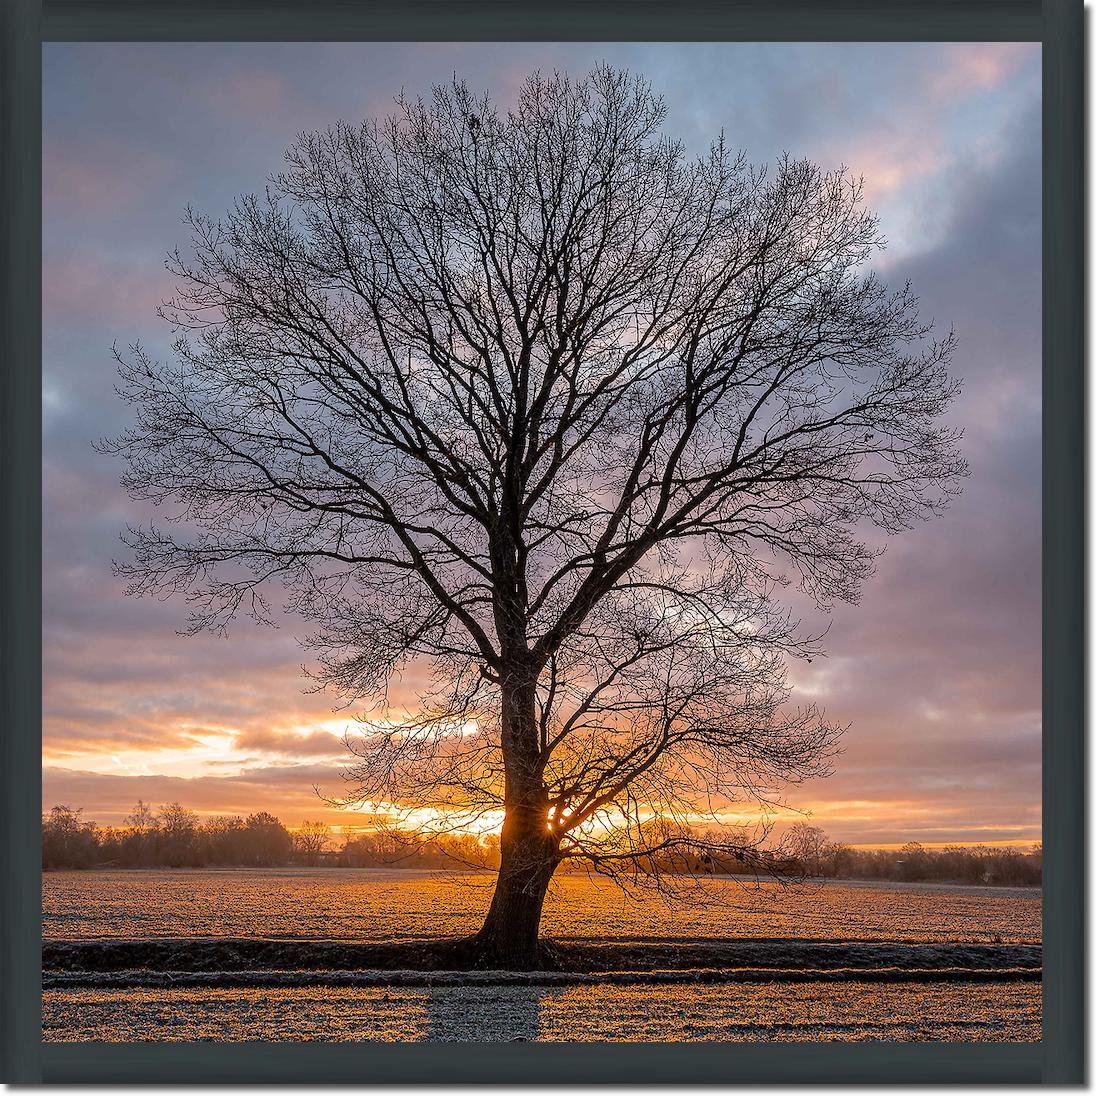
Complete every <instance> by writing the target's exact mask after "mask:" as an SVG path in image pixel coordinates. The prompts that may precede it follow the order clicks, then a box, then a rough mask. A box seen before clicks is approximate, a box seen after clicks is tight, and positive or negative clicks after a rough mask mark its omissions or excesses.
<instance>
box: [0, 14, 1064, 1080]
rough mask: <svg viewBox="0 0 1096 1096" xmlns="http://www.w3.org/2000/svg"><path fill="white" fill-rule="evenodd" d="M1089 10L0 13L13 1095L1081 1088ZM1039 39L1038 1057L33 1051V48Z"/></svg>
mask: <svg viewBox="0 0 1096 1096" xmlns="http://www.w3.org/2000/svg"><path fill="white" fill-rule="evenodd" d="M1082 12H1083V8H1082V4H1081V0H824V2H812V0H767V2H766V0H739V2H735V0H714V2H712V0H684V2H682V3H677V4H673V5H671V4H667V3H658V2H655V0H589V2H585V3H583V2H579V0H566V2H563V3H560V2H555V3H547V2H539V0H538V2H533V0H515V2H512V3H506V2H505V0H401V2H399V3H393V2H391V0H359V2H356V3H347V2H345V0H342V2H340V0H316V2H313V3H308V4H305V3H302V2H300V0H296V2H295V0H191V2H188V3H179V2H177V0H7V3H6V4H5V6H4V11H3V20H4V36H3V56H2V58H0V74H2V76H0V79H2V115H0V132H2V133H3V140H4V158H3V168H2V172H3V174H2V199H3V200H2V205H3V234H2V241H3V242H2V253H3V263H2V267H3V280H2V292H0V298H2V302H3V312H2V318H0V330H2V331H3V366H4V367H3V395H2V397H0V402H2V411H0V414H2V420H0V439H2V440H0V445H2V447H3V448H2V451H0V477H2V480H0V483H2V495H3V508H2V518H0V520H2V522H3V547H2V560H3V585H2V597H0V619H2V621H3V640H2V643H3V646H2V663H0V665H2V669H0V673H2V682H0V688H2V696H3V712H4V717H5V718H4V729H3V732H2V751H3V752H2V756H0V772H2V774H3V780H4V794H3V826H4V833H5V841H4V855H3V863H2V882H0V892H2V895H3V897H2V898H0V905H2V912H3V938H2V944H0V948H2V951H0V967H2V969H3V972H4V974H3V979H4V980H3V998H2V1008H0V1039H2V1041H3V1071H2V1072H3V1079H4V1080H6V1081H8V1082H9V1083H21V1084H38V1083H69V1084H72V1083H146V1084H152V1083H163V1082H165V1081H168V1080H170V1081H171V1082H172V1083H179V1082H191V1083H211V1082H218V1083H245V1082H246V1083H257V1082H264V1083H272V1084H274V1083H277V1084H285V1083H308V1084H311V1085H316V1084H336V1083H353V1084H358V1085H360V1084H363V1083H369V1084H382V1083H383V1084H402V1083H418V1084H426V1083H447V1084H468V1083H477V1084H491V1083H509V1084H528V1083H530V1082H531V1081H533V1080H535V1082H536V1083H538V1084H573V1083H584V1084H591V1083H597V1084H609V1083H611V1084H674V1085H679V1084H683V1083H684V1084H743V1083H784V1084H793V1083H829V1084H833V1083H843V1084H849V1083H865V1082H871V1083H887V1082H892V1083H893V1082H898V1083H903V1084H910V1083H937V1082H949V1083H982V1084H1003V1083H1044V1084H1078V1083H1081V1082H1082V1081H1083V1080H1084V1068H1085V1067H1084V1059H1085V1053H1084V1031H1085V1005H1084V984H1083V980H1084V971H1083V961H1084V954H1085V941H1084V914H1085V908H1084V891H1085V862H1084V821H1085V799H1084V791H1085V789H1084V742H1083V728H1084V678H1083V668H1082V667H1083V658H1084V649H1085V638H1084V619H1083V614H1084V604H1085V599H1084V596H1083V591H1084V554H1083V553H1084V497H1083V468H1084V435H1083V430H1084V382H1083V364H1082V363H1083V326H1082V324H1083V319H1082V317H1083V311H1082V309H1083V305H1082V292H1083V286H1084V273H1083V232H1082V225H1083V222H1082V189H1081V188H1082V176H1083V149H1084V137H1083V133H1082V71H1083V42H1084V34H1083V27H1082ZM622 31H623V33H624V37H626V38H628V39H630V40H665V41H670V40H678V41H682V40H741V41H777V40H786V41H931V40H940V41H1040V42H1041V43H1042V51H1043V101H1042V119H1043V194H1042V203H1043V302H1044V303H1043V338H1042V350H1043V442H1042V445H1043V450H1042V451H1043V469H1042V489H1043V495H1042V499H1043V503H1042V505H1043V587H1042V590H1043V799H1044V811H1045V820H1044V829H1045V852H1044V857H1045V859H1044V884H1043V899H1044V914H1043V925H1044V933H1043V940H1044V943H1043V1032H1044V1034H1043V1040H1042V1042H1041V1043H1039V1044H941V1043H935V1044H908V1045H895V1044H884V1043H865V1044H855V1045H836V1044H798V1045H795V1046H780V1045H772V1044H769V1045H741V1044H736V1045H729V1044H727V1045H722V1044H703V1045H696V1044H628V1045H622V1044H586V1045H577V1044H574V1045H568V1044H535V1043H522V1044H503V1045H492V1047H491V1049H490V1053H484V1048H483V1047H482V1046H481V1045H477V1044H455V1045H454V1044H445V1045H440V1044H434V1045H431V1044H426V1045H410V1044H408V1045H379V1044H339V1045H332V1044H322V1043H312V1044H308V1043H305V1044H299V1043H296V1044H262V1049H261V1053H260V1052H258V1051H257V1045H256V1044H246V1043H244V1044H212V1043H207V1044H186V1043H158V1044H157V1043H148V1044H95V1043H84V1044H49V1043H43V1042H42V1041H41V969H40V966H41V964H40V950H41V909H40V890H39V878H40V870H41V865H40V854H39V841H38V830H39V825H40V816H41V809H42V803H41V795H40V789H39V772H40V765H41V757H40V754H41V738H40V723H41V642H40V641H41V535H40V527H41V467H40V454H41V427H40V414H41V387H40V363H41V327H40V316H41V292H40V277H39V273H40V265H41V151H42V150H41V47H42V43H43V42H48V41H150V40H185V41H250V40H272V41H305V40H310V41H329V40H363V41H364V40H373V41H376V40H388V41H399V40H406V39H412V38H413V39H416V40H446V39H464V40H480V41H500V42H504V41H507V40H510V41H519V40H536V39H541V40H607V39H616V38H620V37H621V34H622Z"/></svg>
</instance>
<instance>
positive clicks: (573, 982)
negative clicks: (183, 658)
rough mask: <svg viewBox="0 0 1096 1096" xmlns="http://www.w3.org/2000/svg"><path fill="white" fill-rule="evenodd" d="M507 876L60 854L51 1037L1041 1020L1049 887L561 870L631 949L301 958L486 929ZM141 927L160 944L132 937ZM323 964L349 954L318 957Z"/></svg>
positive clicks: (921, 1026)
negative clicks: (78, 866) (521, 965)
mask: <svg viewBox="0 0 1096 1096" xmlns="http://www.w3.org/2000/svg"><path fill="white" fill-rule="evenodd" d="M491 882H492V879H491V877H489V876H486V875H475V874H451V873H436V872H411V871H376V870H368V869H362V870H325V869H313V870H307V869H292V870H281V871H277V870H275V871H148V872H132V871H131V872H122V871H119V872H59V873H50V874H47V875H44V876H43V892H42V902H43V935H44V937H45V939H46V943H47V947H46V952H47V964H46V971H45V976H46V977H45V984H46V986H47V987H49V988H47V991H46V993H45V995H44V1019H43V1023H44V1031H43V1035H44V1038H46V1039H47V1040H83V1039H108V1040H109V1039H112V1040H122V1041H131V1040H142V1039H182V1040H189V1039H217V1040H238V1039H271V1040H289V1039H325V1040H343V1039H354V1040H386V1041H387V1040H407V1039H435V1040H457V1039H473V1040H485V1039H502V1040H510V1039H543V1040H564V1041H566V1040H587V1039H594V1040H606V1039H609V1040H628V1039H632V1040H654V1041H658V1040H705V1039H709V1040H721V1041H736V1040H742V1041H794V1040H802V1039H818V1040H862V1039H894V1040H903V1041H908V1040H923V1039H936V1040H952V1041H955V1040H960V1041H963V1040H968V1041H999V1040H1032V1039H1038V1038H1039V1037H1040V992H1039V983H1038V980H1037V978H1038V944H1039V941H1040V919H1041V895H1040V892H1039V891H1038V890H1026V889H1019V888H1016V889H1012V888H988V887H987V888H982V887H952V886H939V885H890V884H870V883H825V884H811V885H808V886H801V887H783V886H780V885H777V884H773V883H764V884H761V885H758V886H753V885H743V884H741V883H738V882H735V881H733V880H714V881H711V883H710V888H709V890H708V899H707V900H706V901H700V900H699V898H694V899H693V900H690V901H686V902H685V903H683V904H681V905H677V906H671V905H668V904H666V903H664V902H663V901H661V900H660V899H659V898H658V897H657V896H653V895H652V896H647V897H641V898H640V899H639V900H636V899H635V898H629V897H627V896H625V895H623V894H622V893H621V892H620V891H619V890H618V889H616V888H615V887H613V886H612V885H610V884H607V883H604V882H601V881H590V880H587V879H586V878H584V877H578V876H571V877H563V878H562V879H560V880H559V881H558V882H557V884H556V886H555V889H554V891H553V894H552V896H551V898H550V901H549V906H548V908H547V912H546V917H545V930H546V932H547V933H548V934H549V935H551V936H552V937H553V938H556V939H559V940H566V941H571V942H573V944H574V945H575V946H576V947H585V948H586V949H587V951H588V950H589V948H590V947H591V946H592V945H596V946H597V947H598V948H599V949H600V948H604V949H605V950H606V954H608V953H609V951H611V950H613V949H615V950H616V952H617V953H618V960H617V962H616V966H615V967H614V970H613V974H612V975H611V976H610V977H606V978H598V977H597V976H596V974H595V975H583V974H567V973H555V974H547V975H543V976H539V975H533V976H531V978H530V977H529V976H518V978H517V979H515V978H513V977H511V978H505V977H494V976H492V975H490V974H476V975H467V974H460V973H445V972H440V971H439V972H425V973H424V972H418V973H415V972H408V971H399V970H394V969H386V970H373V971H368V970H362V969H360V968H359V967H357V966H356V963H355V960H354V958H353V954H351V955H350V958H349V959H348V958H347V954H346V953H344V952H342V951H340V945H337V944H331V945H328V952H327V953H325V954H330V955H332V956H341V958H338V960H337V962H333V963H327V962H325V961H309V962H304V963H300V962H298V960H297V958H295V956H297V955H298V952H299V949H298V950H295V948H296V945H295V944H294V943H293V942H295V941H321V940H322V941H332V942H334V941H339V942H346V945H347V947H348V948H358V949H360V948H362V947H364V946H366V945H369V946H373V945H377V944H381V943H387V942H390V941H393V940H395V941H408V942H413V941H415V940H418V939H426V938H433V937H439V936H456V935H460V934H464V933H468V932H471V931H473V930H474V929H475V927H476V926H477V923H478V920H479V918H480V916H481V915H482V912H483V910H484V908H485V907H486V904H487V901H488V899H489V897H490V886H491ZM210 938H214V939H210ZM217 938H220V939H217ZM256 938H261V939H262V940H266V941H271V942H272V943H271V945H270V949H272V950H269V951H268V952H267V953H266V954H269V955H272V956H275V958H274V959H271V960H268V961H264V962H263V963H261V964H260V965H264V966H270V964H271V963H276V964H277V966H278V967H279V968H285V967H287V966H292V967H293V968H294V969H292V970H286V969H256V964H255V962H254V961H253V960H252V959H251V958H250V955H251V952H249V951H248V949H247V948H246V947H245V946H243V945H245V944H247V943H248V942H252V943H253V942H254V941H255V939H256ZM137 940H143V941H146V942H147V944H123V943H122V942H123V941H137ZM187 940H193V941H194V944H193V952H194V955H195V956H201V957H202V958H201V961H200V962H198V963H195V964H194V965H193V969H191V970H190V973H183V972H181V971H180V972H175V971H174V968H175V967H181V966H182V965H183V963H182V962H179V961H177V960H175V959H169V960H168V965H167V967H165V966H164V960H163V959H162V958H161V957H159V955H157V956H156V957H153V955H152V953H151V952H149V953H147V954H145V955H144V957H143V958H142V954H143V953H142V951H141V948H142V947H151V948H159V949H160V952H161V953H163V952H164V949H167V952H166V954H168V955H169V956H178V955H183V956H186V955H187V954H188V953H189V952H190V950H191V946H190V945H189V944H187V943H186V941H187ZM93 941H100V942H101V943H99V944H96V943H93ZM796 941H805V942H806V943H803V944H799V943H796ZM304 947H305V950H307V945H304ZM96 948H99V949H100V951H101V952H105V953H107V954H108V955H109V954H111V953H115V952H116V953H118V954H122V953H123V951H124V955H125V956H126V957H125V958H122V959H116V961H114V965H113V966H111V967H110V968H109V969H106V968H104V967H103V966H102V965H101V962H100V959H95V960H91V959H89V958H88V957H87V956H88V955H90V954H91V952H92V951H94V950H95V949H96ZM124 949H128V950H124ZM653 949H657V951H655V950H653ZM675 949H676V951H675ZM252 951H254V949H252ZM367 953H368V951H366V952H365V954H367ZM354 954H357V952H355V953H354ZM645 954H646V955H647V956H648V961H645V962H643V963H642V969H639V970H629V969H627V968H628V967H629V965H636V964H630V963H629V962H628V961H627V960H628V959H629V958H631V957H634V956H637V955H638V956H641V957H642V956H644V955H645ZM650 954H655V956H656V958H655V960H654V961H650ZM226 955H227V956H229V957H230V958H231V960H232V962H226V963H224V964H223V965H219V964H218V960H217V956H226ZM675 955H678V956H679V957H680V958H679V959H675V958H674V956H675ZM819 955H822V956H823V958H821V959H819V958H818V956H819ZM81 956H84V958H83V959H81V958H80V957H81ZM133 956H137V958H136V959H134V958H133ZM211 956H212V957H213V960H212V963H211V960H210V957H211ZM286 956H289V959H288V960H287V959H286ZM619 956H624V957H625V958H624V959H620V958H619ZM698 956H699V959H698V958H697V957H698ZM827 956H828V958H827ZM666 957H669V958H666ZM81 964H83V965H81ZM97 964H99V965H97ZM694 964H695V965H696V966H698V967H703V968H704V969H702V970H701V969H697V970H691V969H690V967H691V966H692V965H694ZM326 966H338V967H339V968H340V969H337V970H325V969H316V968H317V967H319V968H323V967H326ZM660 966H661V967H671V968H674V969H669V970H667V969H658V968H659V967H660ZM304 967H308V968H309V969H307V970H306V969H303V968H304ZM820 967H821V968H824V969H821V970H820V969H817V968H820ZM850 967H856V968H858V969H856V970H853V969H849V968H850ZM924 967H931V968H933V969H932V970H929V971H926V970H922V969H920V968H924ZM973 967H977V968H980V969H970V968H973ZM1019 967H1025V968H1027V969H1018V968H1019ZM859 968H864V969H859ZM914 968H916V969H914ZM1032 968H1034V969H1032Z"/></svg>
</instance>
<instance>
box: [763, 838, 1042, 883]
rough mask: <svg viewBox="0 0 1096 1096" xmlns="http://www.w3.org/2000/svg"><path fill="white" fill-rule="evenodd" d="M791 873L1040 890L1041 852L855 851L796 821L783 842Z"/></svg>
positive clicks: (912, 845)
mask: <svg viewBox="0 0 1096 1096" xmlns="http://www.w3.org/2000/svg"><path fill="white" fill-rule="evenodd" d="M782 851H783V855H784V856H785V857H786V858H787V859H788V860H789V861H790V865H789V866H790V867H791V868H792V869H793V872H795V873H797V874H800V875H803V876H807V877H829V878H839V879H886V880H892V881H896V882H906V883H922V882H932V883H976V884H998V885H1001V886H1039V885H1040V884H1041V883H1042V882H1043V848H1042V846H1041V845H1034V846H1032V847H1031V848H1030V849H1027V850H1023V849H1017V848H987V847H985V846H983V845H975V846H973V847H969V846H958V845H949V846H945V847H944V848H933V849H926V848H925V847H924V846H923V845H921V844H920V843H919V842H917V841H911V842H908V843H907V844H905V845H903V846H902V847H901V848H899V849H858V848H853V847H851V846H849V845H846V844H843V843H842V842H840V841H831V840H830V838H829V837H828V836H827V834H826V832H825V831H824V830H822V829H820V828H819V827H818V826H811V825H809V824H807V823H806V822H798V823H796V824H795V825H794V826H792V827H791V828H790V830H789V831H788V834H787V836H786V838H785V840H784V842H783V850H782Z"/></svg>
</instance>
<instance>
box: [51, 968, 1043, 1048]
mask: <svg viewBox="0 0 1096 1096" xmlns="http://www.w3.org/2000/svg"><path fill="white" fill-rule="evenodd" d="M1040 1037H1041V1030H1040V994H1039V987H1038V986H1037V985H1033V984H1030V983H994V982H987V983H980V984H975V985H972V984H961V985H955V984H950V983H945V984H939V983H930V984H923V985H916V984H915V985H908V984H907V985H892V984H887V983H879V984H864V983H861V982H855V983H850V982H836V983H826V984H822V985H818V984H797V983H791V984H789V983H773V984H753V985H733V984H732V985H726V984H724V985H698V984H686V985H665V984H654V983H650V982H647V983H637V984H635V985H628V986H618V985H604V984H602V985H595V984H583V985H573V986H497V985H492V986H484V985H462V986H454V985H442V986H433V987H385V988H380V987H372V988H361V987H356V988H335V987H330V986H325V987H316V988H280V989H171V990H163V989H157V990H134V989H126V990H123V991H119V990H114V989H80V990H68V991H52V992H47V993H46V994H45V995H44V1002H43V1038H44V1039H46V1040H47V1041H75V1042H80V1041H84V1040H113V1041H122V1042H135V1041H142V1040H156V1041H160V1040H186V1041H190V1040H206V1041H218V1042H222V1041H223V1042H236V1041H241V1040H256V1039H258V1040H271V1041H288V1040H307V1041H314V1040H318V1041H344V1040H353V1041H373V1042H397V1041H419V1040H429V1041H437V1042H453V1041H465V1040H471V1041H476V1042H482V1041H526V1040H528V1041H533V1040H539V1041H544V1042H572V1041H574V1042H584V1041H591V1040H594V1041H606V1040H607V1041H613V1042H617V1041H621V1042H625V1041H639V1042H700V1041H716V1042H800V1041H811V1042H852V1041H857V1042H859V1041H865V1040H885V1041H896V1042H917V1041H926V1040H937V1041H950V1042H1009V1041H1023V1042H1027V1041H1036V1040H1038V1039H1039V1038H1040Z"/></svg>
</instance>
